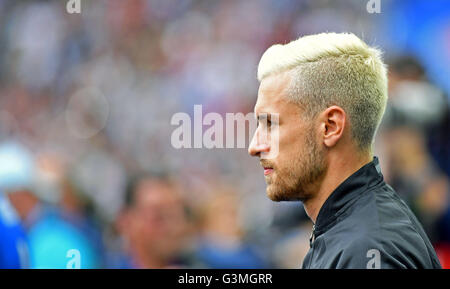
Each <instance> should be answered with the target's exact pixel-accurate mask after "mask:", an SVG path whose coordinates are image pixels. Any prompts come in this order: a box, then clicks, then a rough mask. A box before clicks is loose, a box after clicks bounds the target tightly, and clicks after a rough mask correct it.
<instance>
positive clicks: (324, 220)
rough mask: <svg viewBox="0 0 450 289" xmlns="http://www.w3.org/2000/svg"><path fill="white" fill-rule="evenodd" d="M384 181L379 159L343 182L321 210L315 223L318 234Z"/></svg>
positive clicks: (375, 158)
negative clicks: (356, 199) (354, 200)
mask: <svg viewBox="0 0 450 289" xmlns="http://www.w3.org/2000/svg"><path fill="white" fill-rule="evenodd" d="M381 181H383V175H382V174H381V168H380V164H379V161H378V158H377V157H374V158H373V160H372V161H371V162H370V163H367V164H366V165H364V166H363V167H362V168H360V169H359V170H357V171H356V172H355V173H354V174H352V175H351V176H350V177H348V178H347V179H346V180H345V181H344V182H342V183H341V184H340V185H339V186H338V187H337V188H336V189H335V190H334V191H333V192H332V193H331V194H330V196H329V197H328V199H327V200H326V201H325V203H324V204H323V205H322V207H321V208H320V210H319V214H318V216H317V219H316V223H315V230H316V232H317V233H318V234H320V233H321V232H322V231H325V230H326V229H327V228H328V227H329V225H331V224H332V223H334V222H335V221H336V219H337V216H338V215H339V214H340V213H341V211H342V209H343V208H344V207H346V206H347V205H348V204H350V203H351V201H352V200H353V199H355V198H357V197H358V196H359V195H361V193H363V192H365V191H367V190H368V189H370V188H371V187H373V186H375V185H377V184H378V183H380V182H381Z"/></svg>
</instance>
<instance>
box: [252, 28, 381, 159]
mask: <svg viewBox="0 0 450 289" xmlns="http://www.w3.org/2000/svg"><path fill="white" fill-rule="evenodd" d="M278 73H288V74H290V76H291V83H290V86H289V88H288V96H289V98H290V99H291V100H293V101H294V102H296V103H298V104H300V105H301V106H302V107H303V108H304V109H305V112H306V116H307V117H309V118H312V117H314V116H315V115H317V113H318V112H320V111H323V110H324V109H326V108H327V107H329V106H331V105H338V106H340V107H341V108H342V109H344V111H345V112H346V113H347V115H348V118H349V120H350V127H351V133H352V136H353V138H354V139H355V140H356V144H357V145H358V147H359V148H360V149H361V150H363V151H370V152H371V148H372V144H373V139H374V136H375V133H376V130H377V128H378V126H379V124H380V122H381V118H382V116H383V114H384V111H385V108H386V102H387V69H386V65H385V64H384V63H383V61H382V58H381V51H380V50H378V49H376V48H373V47H369V46H368V45H367V44H366V43H364V42H363V41H362V40H361V39H359V38H358V37H357V36H355V35H354V34H351V33H321V34H316V35H309V36H304V37H301V38H299V39H297V40H295V41H292V42H290V43H287V44H285V45H282V44H276V45H273V46H271V47H270V48H269V49H267V50H266V52H265V53H264V54H263V56H262V57H261V60H260V62H259V65H258V80H259V81H262V80H263V79H264V78H266V77H268V76H270V75H273V74H278Z"/></svg>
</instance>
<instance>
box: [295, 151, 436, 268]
mask: <svg viewBox="0 0 450 289" xmlns="http://www.w3.org/2000/svg"><path fill="white" fill-rule="evenodd" d="M310 246H311V248H310V249H309V252H308V254H307V255H306V257H305V259H304V260H303V265H302V267H303V268H311V269H312V268H322V269H326V268H342V269H344V268H358V269H365V268H381V269H385V268H392V269H394V268H441V265H440V263H439V260H438V258H437V256H436V253H435V251H434V249H433V247H432V245H431V243H430V241H429V239H428V237H427V235H426V234H425V232H424V230H423V228H422V226H421V225H420V223H419V221H418V220H417V219H416V217H415V216H414V214H413V213H412V212H411V210H410V209H409V208H408V206H407V205H406V204H405V203H404V202H403V201H402V200H401V199H400V198H399V196H398V195H397V193H396V192H395V191H394V190H393V189H392V188H391V187H390V186H389V185H388V184H386V183H385V182H384V180H383V175H382V174H381V170H380V165H379V162H378V159H377V158H376V157H374V159H373V161H372V162H370V163H368V164H366V165H365V166H363V167H362V168H361V169H359V170H358V171H357V172H355V173H354V174H353V175H351V176H350V177H349V178H348V179H346V180H345V181H344V182H343V183H342V184H340V185H339V186H338V187H337V188H336V190H334V192H333V193H332V194H331V195H330V196H329V197H328V199H327V200H326V201H325V203H324V204H323V206H322V208H321V209H320V211H319V214H318V216H317V219H316V223H315V224H314V227H313V232H312V235H311V240H310Z"/></svg>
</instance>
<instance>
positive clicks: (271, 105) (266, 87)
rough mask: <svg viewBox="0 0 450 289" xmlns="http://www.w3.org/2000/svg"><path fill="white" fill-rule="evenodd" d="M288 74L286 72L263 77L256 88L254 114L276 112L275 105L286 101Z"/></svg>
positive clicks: (277, 105)
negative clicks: (256, 95) (256, 97)
mask: <svg viewBox="0 0 450 289" xmlns="http://www.w3.org/2000/svg"><path fill="white" fill-rule="evenodd" d="M289 81H290V78H289V75H288V74H286V73H283V74H276V75H271V76H268V77H266V78H264V79H263V80H262V81H261V84H260V86H259V89H258V99H257V100H256V104H255V114H256V115H258V114H259V113H271V112H277V111H276V110H277V107H279V106H280V105H282V104H283V103H286V100H287V99H286V96H287V88H288V85H289Z"/></svg>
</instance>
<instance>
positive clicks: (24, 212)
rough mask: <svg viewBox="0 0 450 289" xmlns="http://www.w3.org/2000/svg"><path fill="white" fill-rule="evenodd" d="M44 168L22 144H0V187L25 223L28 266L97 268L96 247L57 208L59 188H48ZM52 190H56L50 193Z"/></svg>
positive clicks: (98, 256)
mask: <svg viewBox="0 0 450 289" xmlns="http://www.w3.org/2000/svg"><path fill="white" fill-rule="evenodd" d="M44 171H45V170H43V168H42V167H39V165H38V163H37V161H36V158H35V156H34V155H33V154H32V153H31V152H30V151H28V150H27V149H26V148H25V147H24V146H22V145H21V144H19V143H15V142H8V143H2V144H1V145H0V173H1V176H2V177H1V186H2V190H3V191H4V192H5V193H6V194H7V197H8V200H9V201H10V202H11V204H12V205H13V207H14V208H15V210H16V211H17V214H18V215H19V216H20V218H21V220H22V222H23V224H24V226H25V230H26V234H27V238H28V242H29V256H30V267H31V268H55V269H57V268H60V269H65V268H98V267H99V266H100V255H99V252H98V251H97V248H95V246H94V245H93V244H92V241H91V240H90V239H89V238H88V237H86V236H85V235H84V233H83V232H82V231H81V230H80V229H79V228H77V227H76V226H75V225H74V224H73V223H72V222H70V221H69V219H68V218H66V217H67V216H68V215H66V214H65V212H63V211H62V210H61V209H60V208H58V207H57V205H56V201H55V200H56V199H57V198H59V197H60V196H59V193H58V192H57V190H58V189H56V188H53V189H50V187H51V186H52V185H51V184H50V183H48V182H47V181H48V180H44V179H43V178H42V177H43V173H44ZM44 174H45V173H44ZM44 183H46V185H44ZM52 190H56V191H54V192H53V194H51V193H50V192H51V191H52ZM73 249H74V250H77V252H78V254H79V257H80V258H79V260H78V262H76V263H71V262H70V260H71V259H70V256H68V253H69V252H71V251H70V250H73ZM68 264H71V265H70V266H69V265H68Z"/></svg>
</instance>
